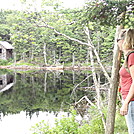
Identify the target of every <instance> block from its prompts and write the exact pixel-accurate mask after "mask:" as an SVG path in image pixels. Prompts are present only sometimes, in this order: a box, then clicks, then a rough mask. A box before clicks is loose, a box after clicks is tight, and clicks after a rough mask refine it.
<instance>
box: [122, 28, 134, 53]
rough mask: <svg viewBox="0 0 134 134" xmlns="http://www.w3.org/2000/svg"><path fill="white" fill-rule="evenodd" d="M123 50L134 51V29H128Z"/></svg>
mask: <svg viewBox="0 0 134 134" xmlns="http://www.w3.org/2000/svg"><path fill="white" fill-rule="evenodd" d="M122 47H123V49H126V50H128V49H134V29H127V30H126V32H125V33H124V42H123V46H122Z"/></svg>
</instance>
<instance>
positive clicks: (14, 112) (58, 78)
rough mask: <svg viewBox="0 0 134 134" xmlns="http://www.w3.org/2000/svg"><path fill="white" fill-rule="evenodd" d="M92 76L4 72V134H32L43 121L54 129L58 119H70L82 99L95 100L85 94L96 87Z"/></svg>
mask: <svg viewBox="0 0 134 134" xmlns="http://www.w3.org/2000/svg"><path fill="white" fill-rule="evenodd" d="M90 73H91V72H90V71H85V72H84V71H83V72H82V71H64V72H62V71H54V72H53V71H27V72H25V71H7V70H0V133H1V134H9V133H11V134H31V133H32V132H31V131H30V130H29V129H30V128H31V126H33V125H35V124H36V123H38V122H40V121H42V120H45V122H46V123H48V124H50V125H53V124H54V121H55V118H59V119H60V118H62V116H63V115H65V116H68V113H69V108H70V106H71V105H72V104H73V103H74V102H76V101H78V100H79V99H80V98H81V97H82V96H84V95H88V98H90V100H92V98H93V93H92V92H89V90H85V89H86V87H90V86H92V81H93V80H92V77H88V78H87V76H89V75H90ZM81 81H83V82H82V83H81ZM80 83H81V84H80ZM78 84H80V85H79V86H77V88H76V89H75V90H74V88H75V87H76V85H78Z"/></svg>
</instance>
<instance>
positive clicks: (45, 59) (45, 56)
mask: <svg viewBox="0 0 134 134" xmlns="http://www.w3.org/2000/svg"><path fill="white" fill-rule="evenodd" d="M43 54H44V62H45V65H47V54H46V43H44V51H43Z"/></svg>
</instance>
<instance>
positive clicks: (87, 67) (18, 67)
mask: <svg viewBox="0 0 134 134" xmlns="http://www.w3.org/2000/svg"><path fill="white" fill-rule="evenodd" d="M0 69H22V70H34V69H35V70H88V69H91V67H90V66H70V67H65V66H44V67H37V66H27V65H22V66H0Z"/></svg>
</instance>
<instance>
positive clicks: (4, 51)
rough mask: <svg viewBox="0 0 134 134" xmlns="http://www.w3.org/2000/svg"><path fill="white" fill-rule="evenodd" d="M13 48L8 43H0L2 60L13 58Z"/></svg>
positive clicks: (0, 57)
mask: <svg viewBox="0 0 134 134" xmlns="http://www.w3.org/2000/svg"><path fill="white" fill-rule="evenodd" d="M13 49H14V48H13V46H12V45H11V44H9V43H8V42H6V41H0V59H3V60H8V59H9V58H13Z"/></svg>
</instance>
